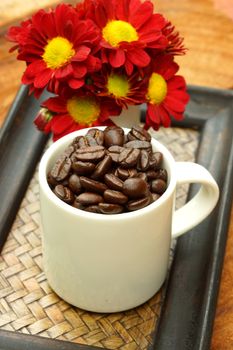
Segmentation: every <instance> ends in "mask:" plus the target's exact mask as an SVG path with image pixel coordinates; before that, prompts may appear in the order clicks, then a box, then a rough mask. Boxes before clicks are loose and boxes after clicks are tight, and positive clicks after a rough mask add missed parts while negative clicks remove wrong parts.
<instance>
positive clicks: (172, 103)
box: [145, 55, 189, 130]
mask: <svg viewBox="0 0 233 350" xmlns="http://www.w3.org/2000/svg"><path fill="white" fill-rule="evenodd" d="M178 69H179V66H178V64H176V63H175V62H174V61H173V57H172V56H169V55H168V56H160V57H158V59H157V61H156V62H155V64H154V67H153V70H152V73H151V75H150V77H149V80H148V85H147V92H146V99H147V112H146V124H145V128H146V129H148V128H149V127H152V128H154V129H155V130H158V128H159V126H160V125H161V124H162V125H163V126H165V127H169V126H170V124H171V118H170V117H171V116H172V117H174V118H175V119H177V120H181V119H183V113H184V110H185V106H186V104H187V103H188V101H189V95H188V94H187V92H186V83H185V80H184V78H183V77H181V76H179V75H175V74H176V73H177V71H178Z"/></svg>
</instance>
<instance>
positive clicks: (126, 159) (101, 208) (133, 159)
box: [47, 126, 167, 214]
mask: <svg viewBox="0 0 233 350" xmlns="http://www.w3.org/2000/svg"><path fill="white" fill-rule="evenodd" d="M150 141H151V137H150V135H149V134H148V132H147V131H145V130H143V129H142V128H139V127H134V128H132V129H131V130H130V132H129V133H128V135H125V134H124V132H123V129H121V128H119V127H117V126H114V127H108V128H106V129H105V131H102V130H98V129H97V128H94V129H89V130H88V132H87V134H86V135H84V136H78V137H76V138H75V139H74V140H73V142H72V143H71V145H69V146H68V147H67V148H66V149H65V151H64V152H63V153H62V155H61V156H60V157H59V159H58V160H57V161H56V163H55V165H54V167H53V168H52V170H51V172H49V173H48V175H47V181H48V184H49V186H50V187H51V189H52V190H53V191H54V193H55V194H56V195H57V196H58V198H60V199H62V200H63V201H66V202H67V203H68V204H70V205H72V206H73V207H75V208H78V209H81V210H85V211H88V212H92V213H97V214H99V213H101V214H119V213H123V212H127V211H134V210H138V209H141V208H143V207H144V206H147V205H148V204H150V203H152V202H154V201H156V200H158V198H160V196H161V195H162V194H163V192H164V191H165V190H166V187H167V171H166V170H165V169H163V168H162V163H163V155H162V153H160V152H154V153H153V152H152V145H151V142H150ZM110 145H112V146H110ZM109 146H110V147H109Z"/></svg>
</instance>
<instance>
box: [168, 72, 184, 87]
mask: <svg viewBox="0 0 233 350" xmlns="http://www.w3.org/2000/svg"><path fill="white" fill-rule="evenodd" d="M167 84H168V89H169V90H176V89H185V87H186V83H185V80H184V78H183V77H181V76H180V75H176V76H175V77H172V78H171V79H169V81H168V82H167Z"/></svg>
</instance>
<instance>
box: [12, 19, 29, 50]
mask: <svg viewBox="0 0 233 350" xmlns="http://www.w3.org/2000/svg"><path fill="white" fill-rule="evenodd" d="M31 24H32V21H31V19H28V20H26V21H23V22H21V23H20V26H12V27H10V28H9V30H8V31H7V34H6V39H7V40H9V41H12V42H13V43H17V44H16V45H15V46H13V47H12V48H11V49H10V50H9V51H10V52H12V51H14V50H18V51H19V52H20V51H21V50H22V47H23V46H24V45H26V43H27V38H28V35H29V32H30V28H31Z"/></svg>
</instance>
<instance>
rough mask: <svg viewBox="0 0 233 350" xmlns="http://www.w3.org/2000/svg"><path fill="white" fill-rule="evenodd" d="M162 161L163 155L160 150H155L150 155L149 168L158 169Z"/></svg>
mask: <svg viewBox="0 0 233 350" xmlns="http://www.w3.org/2000/svg"><path fill="white" fill-rule="evenodd" d="M162 161H163V155H162V153H161V152H155V153H152V154H151V155H150V160H149V162H150V166H149V167H150V169H154V170H155V169H159V168H160V167H161V164H162Z"/></svg>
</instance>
